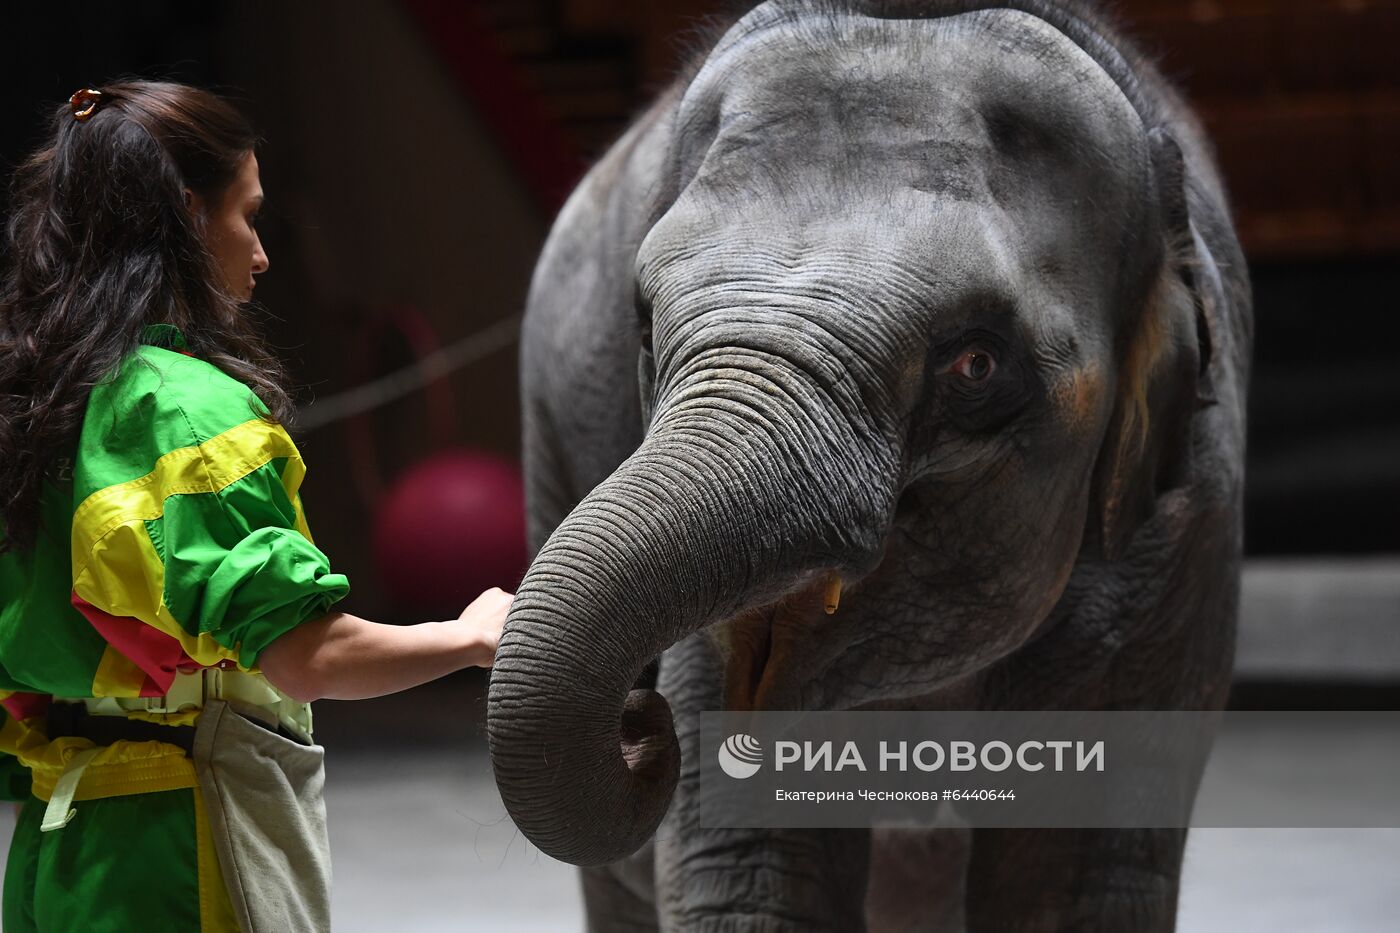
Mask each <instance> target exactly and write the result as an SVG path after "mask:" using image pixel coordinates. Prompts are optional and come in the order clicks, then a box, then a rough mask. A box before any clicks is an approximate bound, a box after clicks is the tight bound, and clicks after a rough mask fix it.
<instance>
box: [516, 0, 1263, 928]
mask: <svg viewBox="0 0 1400 933" xmlns="http://www.w3.org/2000/svg"><path fill="white" fill-rule="evenodd" d="M975 6H977V5H976V4H971V3H962V4H950V3H941V4H939V3H934V4H929V3H924V4H913V3H883V4H876V3H864V4H860V3H856V4H853V5H852V9H851V10H850V11H848V12H841V11H838V10H835V9H834V8H829V7H826V6H824V7H822V8H821V9H817V8H815V7H814V6H813V5H812V4H811V3H804V2H798V0H790V2H773V3H768V4H764V5H763V6H761V7H759V8H758V9H756V10H755V11H753V12H751V13H750V14H749V15H747V16H746V17H744V18H743V19H742V20H740V21H739V23H738V24H737V25H735V26H734V27H733V28H731V29H730V30H729V31H728V32H727V33H726V34H724V36H723V38H722V39H720V41H719V42H718V44H717V45H716V46H715V47H714V48H713V49H712V50H711V51H710V52H709V54H708V55H707V56H706V57H704V59H703V63H702V65H701V66H700V67H699V68H698V70H697V71H696V72H695V73H692V74H688V75H686V76H685V77H684V78H682V79H681V80H680V81H678V83H677V84H676V85H675V86H674V87H673V88H671V89H670V90H669V91H668V92H667V93H665V94H664V95H663V96H662V97H661V98H660V99H659V100H658V101H657V102H656V104H655V105H654V106H653V107H652V108H651V110H650V111H648V112H647V113H646V114H645V115H644V116H643V117H642V118H641V119H640V121H639V122H638V123H637V124H636V125H635V126H634V127H633V129H632V130H631V131H630V132H629V133H628V134H627V135H626V136H625V137H624V138H623V139H622V140H621V141H620V142H619V143H618V144H617V145H616V146H615V147H614V148H613V149H612V150H611V152H610V153H609V154H608V155H607V156H606V157H605V158H604V159H603V160H602V162H601V163H599V164H598V165H597V166H596V167H595V168H594V170H593V171H592V172H591V173H590V174H589V176H588V177H587V179H586V180H585V181H584V182H583V183H582V184H581V185H580V187H579V189H578V190H577V191H576V192H575V194H574V196H573V198H572V199H571V200H570V201H569V203H568V205H567V207H566V208H565V210H564V212H563V214H562V215H561V217H560V218H559V221H558V223H557V225H556V227H555V229H554V231H553V234H552V236H551V237H550V240H549V243H548V245H547V247H546V249H545V252H544V255H543V258H542V259H541V261H540V264H539V267H538V270H537V273H536V278H535V281H534V285H533V289H532V294H531V298H530V306H529V312H528V316H527V321H526V330H525V335H524V341H525V342H524V348H523V367H524V371H523V388H524V404H525V415H526V429H527V436H526V446H525V456H526V467H527V481H528V495H529V513H530V529H531V536H532V539H533V543H534V546H535V547H537V548H539V553H538V556H537V558H536V560H535V561H534V563H533V565H532V567H531V569H530V571H529V573H528V574H527V576H526V577H525V580H524V582H523V583H522V585H521V586H520V588H519V593H518V595H517V597H516V600H515V604H514V606H513V608H512V610H511V613H510V617H509V619H508V620H507V623H506V628H505V634H504V637H503V638H502V640H501V645H500V652H499V654H498V655H497V658H496V664H495V669H494V672H493V675H492V679H491V688H490V700H489V733H490V741H491V750H492V758H493V764H494V767H495V773H496V778H497V780H498V782H499V784H500V788H501V792H502V795H503V797H504V799H505V802H506V805H507V807H508V808H509V810H510V813H511V816H512V817H513V818H514V819H515V821H516V823H517V824H518V825H519V826H520V828H521V829H522V831H523V832H524V833H525V834H526V835H527V836H528V837H529V838H530V839H531V840H532V841H533V842H534V843H535V844H537V845H538V846H539V847H540V848H541V849H543V850H544V851H545V852H547V853H549V854H551V855H553V856H556V857H558V858H562V859H566V860H569V861H572V862H575V863H577V864H580V865H585V866H601V867H592V868H588V869H586V870H585V875H584V889H585V897H586V902H587V909H588V914H589V922H590V928H591V929H595V930H608V931H612V930H651V929H658V928H659V929H663V930H686V931H699V930H704V931H710V930H764V931H768V930H772V931H799V930H800V931H816V930H832V931H842V933H846V931H856V930H862V929H866V928H867V926H868V928H870V929H900V930H905V929H909V930H913V929H929V930H932V929H956V928H958V927H959V926H963V925H965V927H966V929H968V930H976V931H984V930H985V931H1032V930H1034V931H1049V930H1067V929H1077V930H1106V931H1114V933H1123V931H1142V930H1169V929H1171V928H1172V927H1173V925H1174V918H1175V911H1176V899H1177V880H1178V875H1179V866H1180V859H1181V851H1182V846H1183V843H1184V837H1185V833H1184V832H1180V831H1168V830H1151V831H1068V830H1060V831H1034V830H1000V831H991V830H977V831H973V832H970V833H965V834H962V835H958V834H955V833H952V832H950V831H943V832H942V833H932V832H926V833H924V834H918V833H902V834H896V833H879V834H875V835H874V837H873V838H872V835H871V834H870V833H867V832H855V831H839V832H838V831H816V830H813V831H756V830H755V831H748V830H745V831H739V830H735V831H713V830H710V831H706V830H701V829H700V828H699V826H698V820H697V817H696V812H695V808H696V803H695V784H696V781H697V776H698V762H697V758H696V755H697V743H698V738H697V733H698V713H699V711H701V710H704V709H720V708H741V709H743V708H753V709H796V708H802V709H860V708H880V707H885V708H907V709H947V708H1009V709H1029V708H1064V709H1114V708H1147V709H1158V708H1217V707H1219V706H1220V705H1221V704H1222V703H1223V702H1224V697H1225V693H1226V688H1227V683H1228V679H1229V672H1230V667H1231V660H1232V651H1233V641H1234V620H1235V612H1236V602H1237V591H1238V564H1239V551H1240V494H1241V485H1242V462H1243V438H1244V387H1245V379H1246V371H1247V360H1248V354H1249V339H1250V338H1249V333H1250V299H1249V293H1248V285H1247V281H1246V279H1245V271H1244V265H1243V261H1242V258H1241V256H1240V253H1239V247H1238V245H1237V243H1236V240H1235V237H1234V234H1233V231H1232V230H1231V226H1230V221H1229V217H1228V213H1227V210H1226V207H1225V203H1224V197H1223V194H1222V192H1221V188H1220V184H1219V181H1218V179H1217V176H1216V172H1215V169H1214V168H1213V166H1212V165H1211V162H1210V158H1209V155H1208V153H1207V150H1206V145H1205V143H1204V141H1203V139H1202V137H1201V134H1200V130H1199V128H1198V126H1197V124H1196V123H1195V121H1194V120H1193V119H1192V118H1191V117H1190V116H1189V114H1188V113H1187V112H1186V111H1185V109H1184V107H1183V105H1182V104H1181V103H1180V102H1179V100H1178V98H1177V97H1176V96H1175V95H1174V94H1173V93H1172V92H1171V91H1170V90H1168V89H1167V88H1166V87H1165V85H1163V84H1162V82H1161V79H1160V78H1159V77H1158V76H1157V74H1156V72H1155V71H1154V70H1153V69H1152V68H1151V67H1150V66H1149V65H1146V64H1143V63H1142V62H1140V61H1138V60H1137V58H1136V56H1135V55H1134V54H1133V53H1132V52H1131V51H1130V50H1127V49H1126V47H1125V46H1124V45H1123V44H1122V42H1121V40H1119V39H1116V38H1114V37H1113V35H1112V34H1110V33H1109V32H1108V31H1107V30H1106V28H1105V27H1104V26H1102V25H1101V24H1097V23H1096V22H1095V18H1094V16H1093V15H1092V14H1090V13H1086V12H1084V11H1083V10H1081V9H1079V8H1077V7H1076V8H1070V9H1067V8H1066V7H1065V6H1064V5H1062V4H1057V3H1050V2H1041V0H1020V2H1012V3H1009V4H1002V5H998V6H997V7H996V8H992V9H985V10H974V9H972V8H973V7H975ZM1007 7H1018V8H1020V9H1018V10H1012V9H1007ZM969 354H970V355H969ZM987 356H990V357H991V358H992V359H993V360H994V361H995V369H994V371H992V372H991V373H990V374H988V373H987V372H986V371H985V367H984V365H983V358H984V357H987ZM639 384H640V390H639ZM1137 401H1140V402H1141V405H1142V406H1143V407H1142V408H1139V407H1138V406H1137V404H1136V402H1137ZM1144 415H1145V417H1144ZM832 572H835V573H839V574H840V575H841V577H842V579H843V581H844V583H845V592H844V595H843V597H842V602H841V606H840V610H839V611H838V612H837V613H836V614H834V615H829V616H828V615H825V614H823V613H822V611H821V607H820V602H821V600H820V593H821V586H822V581H823V579H825V577H826V575H827V574H829V573H832ZM658 657H659V658H660V663H659V675H657V679H656V682H655V685H654V686H655V690H651V689H645V688H639V689H632V688H633V687H634V685H636V684H638V681H639V678H642V683H643V684H644V687H645V686H652V684H651V683H650V681H649V680H648V677H649V676H650V673H649V672H650V671H651V670H652V669H650V668H649V667H648V665H649V663H650V662H652V661H653V660H655V659H657V658H658ZM663 698H664V699H663ZM673 724H674V726H673ZM673 728H674V731H673ZM663 817H664V823H663V822H662V820H663ZM658 826H659V827H660V828H659V829H658ZM634 853H635V854H634Z"/></svg>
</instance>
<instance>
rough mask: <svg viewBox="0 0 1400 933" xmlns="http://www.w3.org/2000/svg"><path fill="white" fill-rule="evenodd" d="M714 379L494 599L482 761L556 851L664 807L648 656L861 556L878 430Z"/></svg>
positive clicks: (861, 561) (886, 457)
mask: <svg viewBox="0 0 1400 933" xmlns="http://www.w3.org/2000/svg"><path fill="white" fill-rule="evenodd" d="M730 382H731V385H730V388H732V389H733V391H731V392H728V393H723V392H721V393H718V394H717V393H715V392H714V391H713V387H712V386H711V387H710V388H709V389H708V390H707V392H706V394H705V395H703V396H700V397H692V398H690V399H688V400H685V401H682V402H681V403H680V404H678V405H677V406H675V407H673V408H671V409H670V410H669V411H668V412H667V413H666V414H665V416H664V417H661V418H658V420H657V421H656V422H655V423H654V425H653V428H652V430H651V432H650V433H649V435H648V437H647V439H646V440H645V441H644V442H643V444H642V446H641V447H640V448H639V449H638V450H637V451H636V453H634V454H633V455H632V456H631V457H630V458H629V459H628V460H627V461H626V462H624V463H623V464H622V465H621V466H620V467H619V468H618V469H617V470H616V472H614V473H613V475H612V476H610V477H609V478H608V479H607V480H606V481H604V482H603V483H602V484H600V485H599V486H598V487H597V488H596V489H594V490H593V492H591V493H590V494H589V495H588V496H587V497H586V498H585V499H584V500H583V502H582V503H580V504H579V506H578V507H577V508H576V509H575V510H574V511H573V513H572V514H570V515H569V516H568V518H567V519H565V521H564V522H563V523H562V524H561V525H560V526H559V528H558V529H557V530H556V531H555V533H554V534H553V536H551V537H550V539H549V541H548V542H547V543H546V544H545V546H544V547H543V549H542V550H541V551H540V554H539V556H538V558H537V559H536V560H535V562H534V563H533V565H532V566H531V568H530V570H529V572H528V573H527V574H526V576H525V579H524V581H523V582H522V583H521V585H520V588H519V591H518V592H517V594H516V597H515V602H514V604H513V605H512V607H511V611H510V616H509V618H508V619H507V621H506V626H505V632H504V634H503V636H502V638H501V642H500V648H499V651H498V653H497V655H496V661H495V666H494V669H493V672H492V676H491V687H490V694H489V700H488V721H487V727H488V734H489V738H490V744H491V760H492V766H493V768H494V770H495V776H496V780H497V783H498V785H499V787H500V791H501V795H502V797H503V799H504V801H505V804H506V807H507V809H508V810H509V811H510V815H511V817H512V818H513V819H514V820H515V823H516V825H517V826H519V827H520V829H521V831H522V832H524V834H525V835H526V836H527V837H528V838H529V839H530V840H531V841H532V842H533V843H534V844H535V845H537V846H538V847H539V848H540V849H541V850H543V851H544V852H545V853H547V854H549V855H551V856H553V857H555V858H559V859H562V860H564V861H568V862H572V863H574V864H578V865H596V864H602V863H606V862H611V861H615V860H617V859H619V858H623V857H625V856H627V855H629V854H631V853H632V852H634V851H636V849H638V848H639V847H640V846H641V845H642V844H643V843H644V842H645V841H646V840H647V839H648V838H649V837H650V836H651V835H652V833H653V832H654V831H655V829H656V827H657V825H658V824H659V822H660V821H661V818H662V816H663V815H664V813H665V811H666V809H667V806H668V805H669V802H670V799H671V796H672V793H673V791H674V789H675V786H676V782H677V779H678V775H679V767H680V752H679V746H678V743H677V740H676V734H675V729H674V725H673V723H672V721H671V712H670V707H669V705H668V704H667V703H666V701H665V699H663V698H662V697H661V696H660V695H659V694H657V693H654V692H652V691H649V690H632V689H631V687H632V685H633V684H634V683H635V682H636V680H637V677H638V675H639V674H640V673H641V671H642V670H643V668H644V667H645V666H646V665H647V664H648V663H649V662H650V661H651V660H652V659H654V658H656V657H658V656H659V655H660V654H661V653H662V652H663V651H664V650H666V649H667V648H668V647H670V646H671V645H672V644H674V643H676V642H677V641H679V640H681V639H682V638H684V637H686V636H687V635H689V634H691V633H693V632H695V631H697V630H698V629H700V628H702V627H704V626H706V625H708V624H710V623H714V622H717V621H721V620H724V619H728V618H730V617H732V616H734V615H735V614H737V613H738V612H740V611H743V610H745V609H749V608H752V607H755V606H759V605H763V604H765V603H767V602H770V601H771V600H773V599H776V598H777V597H779V596H781V595H783V594H784V593H785V592H787V591H789V590H790V589H792V588H793V586H794V585H795V584H796V583H797V582H798V581H799V579H800V578H801V577H802V576H803V575H804V574H805V573H807V572H808V571H811V570H813V569H817V568H832V569H837V570H840V571H845V572H851V573H861V572H864V571H865V570H868V569H869V568H870V567H872V566H873V565H874V563H875V562H876V561H877V560H878V558H879V552H880V548H881V543H882V541H883V538H884V534H885V530H886V525H887V522H888V519H889V512H890V503H891V501H892V499H893V490H894V479H893V472H894V470H893V467H892V464H893V462H894V458H893V452H892V451H891V450H890V449H889V443H888V439H887V438H883V437H881V436H880V434H879V433H878V432H872V431H870V430H869V427H868V425H867V426H865V427H864V430H862V429H861V428H858V427H856V426H855V425H854V424H853V423H852V422H851V421H850V420H849V419H844V418H842V417H841V416H840V415H838V414H836V413H835V412H834V406H830V405H827V406H819V405H815V404H812V405H808V406H806V409H805V411H798V412H797V413H794V412H793V411H791V410H790V409H789V410H787V411H784V412H778V411H776V410H775V407H774V406H775V403H774V397H775V394H776V393H774V392H772V391H771V389H770V390H768V391H764V390H763V389H762V387H756V386H755V385H754V384H753V380H751V379H749V380H730ZM801 388H802V389H804V390H808V391H805V392H803V393H801V394H805V395H808V396H809V399H808V400H809V401H811V398H810V396H814V395H817V394H820V393H819V390H816V389H815V388H814V387H810V386H806V385H804V386H802V387H801ZM793 395H794V389H793V387H792V386H791V385H789V386H786V387H785V392H784V393H783V397H785V398H786V399H787V404H788V405H789V406H791V404H792V399H793ZM794 422H796V424H794Z"/></svg>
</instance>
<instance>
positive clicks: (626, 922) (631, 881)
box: [579, 843, 660, 933]
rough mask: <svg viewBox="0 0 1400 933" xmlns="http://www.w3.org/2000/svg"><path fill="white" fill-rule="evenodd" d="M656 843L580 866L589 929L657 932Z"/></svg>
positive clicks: (618, 932) (605, 932)
mask: <svg viewBox="0 0 1400 933" xmlns="http://www.w3.org/2000/svg"><path fill="white" fill-rule="evenodd" d="M654 857H655V856H654V852H653V846H652V843H647V844H646V845H645V846H643V847H642V848H641V849H639V850H638V851H637V852H636V854H634V855H632V856H631V857H630V858H626V859H623V860H622V861H620V862H614V863H612V864H611V865H600V866H598V867H595V868H582V869H579V880H580V882H581V883H582V886H583V906H584V911H585V915H586V917H587V920H588V927H587V929H588V933H655V931H657V930H659V929H660V926H659V925H658V923H657V918H656V895H655V891H654V890H653V887H652V875H653V872H652V862H653V859H654Z"/></svg>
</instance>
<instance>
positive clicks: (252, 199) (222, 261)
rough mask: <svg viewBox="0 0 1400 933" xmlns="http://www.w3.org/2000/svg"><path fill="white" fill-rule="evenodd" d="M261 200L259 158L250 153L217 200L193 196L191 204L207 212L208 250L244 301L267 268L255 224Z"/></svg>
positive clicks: (231, 290) (234, 292)
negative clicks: (212, 200)
mask: <svg viewBox="0 0 1400 933" xmlns="http://www.w3.org/2000/svg"><path fill="white" fill-rule="evenodd" d="M262 203H263V190H262V183H261V182H260V181H259V180H258V160H257V157H256V156H254V155H253V154H252V153H251V152H250V153H248V154H247V155H246V156H244V157H243V164H242V165H240V166H239V169H238V174H237V176H235V177H234V179H233V182H232V183H231V184H230V185H229V186H228V188H227V189H225V191H224V194H223V197H222V198H220V199H219V200H218V201H217V202H215V203H213V204H210V203H209V202H208V201H205V200H204V199H203V198H201V197H200V196H199V195H197V194H191V196H190V207H191V208H192V209H193V210H195V211H198V212H199V213H201V214H203V215H204V224H205V236H206V238H207V241H208V245H209V251H210V252H211V253H213V254H214V260H215V262H216V263H217V264H218V266H219V269H220V271H221V272H223V275H224V285H225V287H226V288H227V289H228V290H229V293H230V294H232V295H234V296H235V297H237V298H239V299H240V300H242V301H247V300H248V299H250V298H252V297H253V286H254V285H255V284H256V283H255V282H254V281H253V277H254V276H256V275H259V274H261V273H263V272H266V271H267V253H265V252H263V248H262V241H261V240H259V239H258V231H257V226H256V223H257V217H258V212H259V211H260V210H262Z"/></svg>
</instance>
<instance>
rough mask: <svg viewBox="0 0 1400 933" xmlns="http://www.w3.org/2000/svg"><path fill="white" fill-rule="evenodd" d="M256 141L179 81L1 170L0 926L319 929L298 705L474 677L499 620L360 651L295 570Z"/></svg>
mask: <svg viewBox="0 0 1400 933" xmlns="http://www.w3.org/2000/svg"><path fill="white" fill-rule="evenodd" d="M255 142H256V139H255V137H254V135H253V133H252V131H251V129H250V128H249V126H248V124H247V123H246V122H245V121H244V120H243V118H242V117H241V116H240V115H239V114H238V113H237V112H236V111H235V110H234V109H233V108H232V107H230V106H229V105H228V104H227V103H225V102H224V101H222V100H220V99H219V98H217V97H215V96H213V95H211V94H209V93H207V92H204V91H200V90H196V89H193V88H189V87H184V86H181V85H177V84H169V83H155V82H144V81H130V82H124V83H117V84H111V85H108V86H106V87H103V88H100V89H98V90H83V91H79V92H78V93H76V94H74V95H73V97H72V99H71V100H70V101H69V102H68V103H67V104H65V105H63V106H62V107H60V108H59V110H58V112H57V113H56V115H55V117H54V122H53V127H52V137H51V138H50V140H49V142H48V144H47V145H45V146H44V147H43V148H41V149H40V150H39V151H38V152H37V153H35V154H34V155H33V156H32V157H31V158H30V159H29V160H28V161H26V162H25V163H24V164H23V165H21V166H20V167H19V168H18V169H17V170H16V172H15V175H14V180H13V185H12V194H13V197H12V202H11V209H10V219H9V224H8V229H7V253H8V255H7V257H6V262H7V265H6V269H5V272H4V277H3V283H2V284H0V451H3V455H2V456H0V528H3V531H4V537H3V540H2V542H0V548H3V552H0V704H3V707H4V711H5V712H4V714H3V715H0V751H3V752H6V753H8V754H0V771H3V774H4V776H5V778H6V779H5V781H4V782H3V785H4V787H5V789H8V790H9V791H11V796H12V797H13V798H14V799H23V800H24V801H25V803H24V805H23V808H22V810H21V813H20V817H19V822H18V826H17V828H16V831H15V835H14V840H13V842H12V845H11V852H10V858H9V865H8V868H7V871H6V877H5V891H4V895H5V896H4V921H3V925H4V929H5V930H6V931H8V933H22V931H25V930H38V931H48V930H84V931H101V930H112V931H119V930H120V931H129V930H162V931H177V930H205V931H208V930H234V929H238V928H242V929H243V930H245V931H251V930H279V931H284V930H317V929H325V928H327V927H328V926H329V904H328V885H329V867H328V863H327V852H326V840H325V827H324V807H323V805H322V802H321V798H320V789H321V780H322V775H323V771H322V767H321V765H322V761H321V750H320V748H319V747H317V746H314V745H311V744H310V741H309V732H310V713H309V707H308V706H307V705H306V704H307V703H308V702H309V701H311V700H313V699H317V698H320V697H333V698H337V699H357V698H362V697H373V696H379V695H382V694H386V693H393V692H395V691H399V690H404V689H406V688H408V687H412V686H415V685H417V684H421V683H424V682H426V681H429V680H432V679H434V678H437V677H440V676H442V675H444V674H447V673H449V672H451V671H453V670H457V669H459V668H462V667H466V666H470V665H480V666H489V665H490V663H491V659H492V657H493V655H494V653H495V648H496V642H497V639H498V638H499V635H500V629H501V624H502V622H503V621H504V617H505V613H506V610H507V608H508V606H509V604H510V596H509V594H507V593H503V592H501V591H500V590H494V589H493V590H490V591H488V592H487V593H484V594H482V596H481V597H479V598H478V599H477V600H476V601H475V602H473V603H472V604H471V605H470V606H468V607H467V609H466V610H465V611H464V612H463V613H462V615H461V616H460V617H459V618H457V619H453V620H449V621H445V622H434V623H424V624H421V625H414V626H405V627H400V626H390V625H380V624H377V623H374V622H370V621H368V620H365V619H360V618H357V617H355V616H352V615H348V614H345V613H342V612H337V611H335V610H333V609H332V608H331V607H332V606H333V604H335V603H336V602H337V601H338V600H340V599H341V598H342V597H343V596H344V595H345V594H346V592H347V591H348V588H349V587H348V584H347V582H346V579H345V577H343V576H342V575H340V574H336V573H332V572H331V570H330V567H329V564H328V562H327V560H326V557H325V555H324V554H323V553H322V552H321V551H320V550H318V549H317V548H316V546H315V545H314V544H313V543H312V540H311V536H310V532H309V530H308V529H307V526H306V520H305V517H304V515H303V513H302V509H301V498H300V495H299V492H298V490H299V487H300V485H301V480H302V476H303V474H304V472H305V467H304V465H303V464H302V460H301V457H300V455H299V453H298V452H297V449H296V447H295V445H294V444H293V443H292V441H291V439H290V438H289V437H288V435H287V433H286V431H285V430H284V428H283V427H282V424H283V423H285V422H286V421H287V420H288V419H289V416H290V415H291V413H292V405H291V402H290V400H289V398H288V395H287V391H286V389H285V387H284V386H285V376H284V374H283V371H282V369H281V367H280V366H279V365H278V363H277V361H276V360H274V359H273V357H272V356H271V354H270V353H269V352H268V350H267V349H266V348H265V347H264V345H263V343H262V342H261V341H260V339H259V338H258V337H257V335H256V334H255V332H254V329H253V327H252V325H251V324H250V323H249V321H248V320H247V318H246V316H245V315H244V313H243V312H242V310H241V304H242V302H245V301H246V300H248V299H249V298H250V297H251V295H252V291H253V287H254V284H255V280H256V277H257V276H258V275H259V274H261V273H262V272H265V271H266V270H267V268H268V259H267V255H266V253H265V252H264V251H263V248H262V244H261V243H260V242H259V239H258V234H257V231H256V227H255V221H256V218H257V214H258V211H259V210H260V208H261V205H262V197H263V195H262V190H261V186H260V184H259V179H258V164H257V159H256V158H255V156H254V154H253V149H254V143H255Z"/></svg>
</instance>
